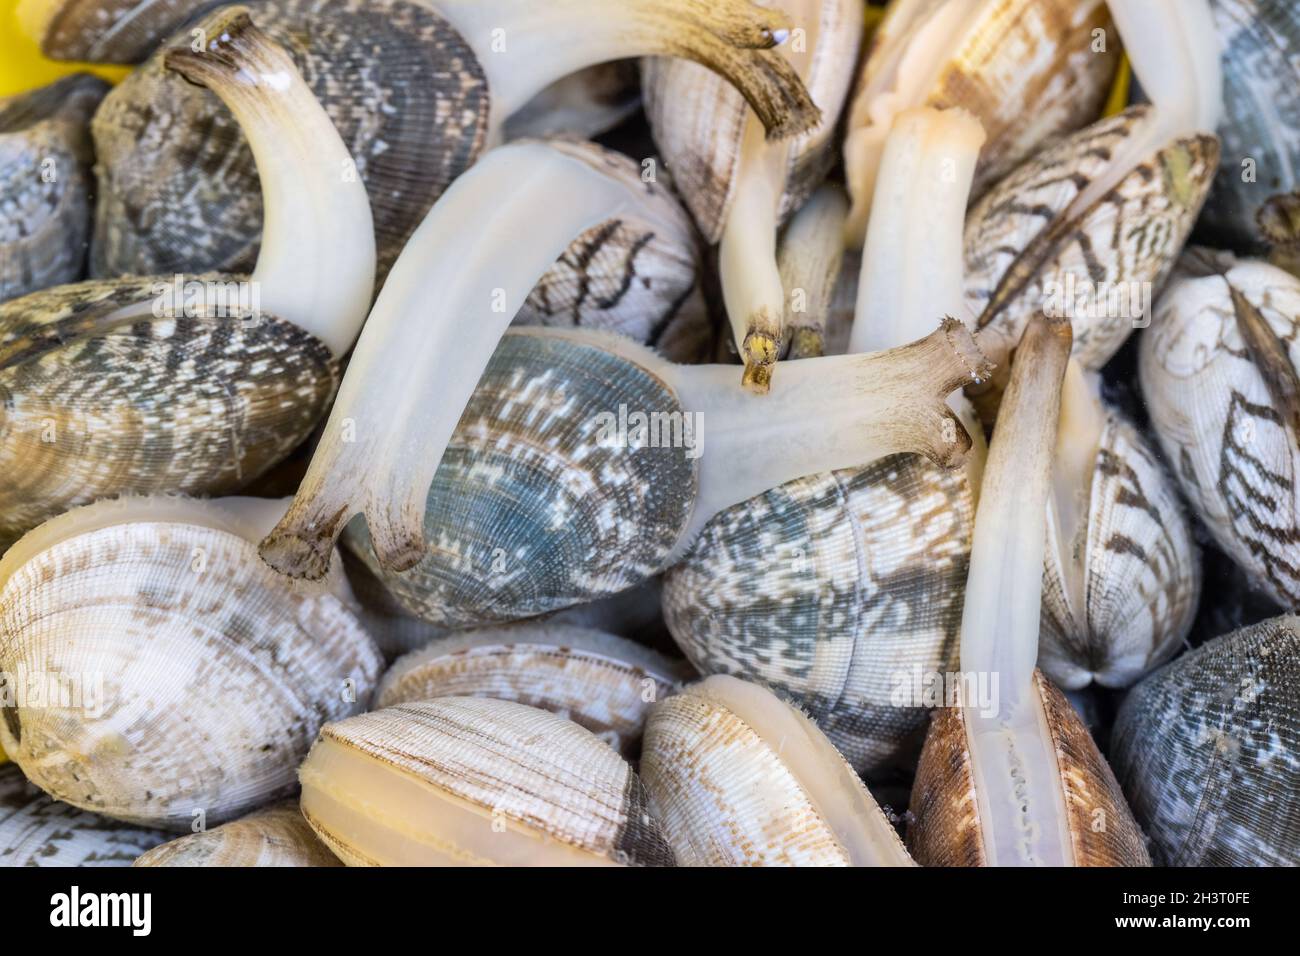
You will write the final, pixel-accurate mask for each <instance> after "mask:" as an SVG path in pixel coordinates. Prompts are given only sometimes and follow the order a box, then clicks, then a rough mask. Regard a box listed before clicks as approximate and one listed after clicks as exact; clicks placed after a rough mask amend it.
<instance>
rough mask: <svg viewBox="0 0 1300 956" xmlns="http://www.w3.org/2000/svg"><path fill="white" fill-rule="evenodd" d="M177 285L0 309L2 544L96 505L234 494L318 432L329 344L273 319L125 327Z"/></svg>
mask: <svg viewBox="0 0 1300 956" xmlns="http://www.w3.org/2000/svg"><path fill="white" fill-rule="evenodd" d="M187 278H192V279H196V280H198V281H222V282H233V281H238V280H237V279H236V278H235V277H231V276H214V275H207V276H192V277H187ZM169 281H170V280H166V279H129V280H117V281H113V282H107V281H100V282H84V283H80V284H77V285H70V286H60V287H58V288H55V289H48V290H46V291H44V292H35V293H32V294H31V295H28V296H24V297H23V298H21V299H16V300H14V301H12V302H7V303H4V304H3V305H0V539H4V538H6V537H16V536H17V535H20V534H22V533H24V532H25V531H27V530H29V529H30V528H32V527H34V526H36V525H37V524H39V523H40V522H41V521H43V520H45V519H46V518H48V517H50V516H51V515H54V514H57V513H59V512H62V511H65V510H67V509H68V508H70V507H73V506H76V505H80V504H85V503H88V502H91V501H94V500H96V499H97V498H103V497H110V496H112V495H118V494H148V493H152V492H184V493H189V494H224V493H228V492H231V491H234V490H236V489H238V488H239V487H241V486H242V485H244V484H245V483H247V482H250V481H252V480H253V479H254V478H256V477H257V476H258V475H259V474H261V473H262V472H263V471H265V470H266V469H268V468H270V467H271V466H272V465H273V464H275V463H276V462H277V461H279V460H280V459H281V458H283V457H284V456H285V455H287V454H288V453H289V452H290V451H291V450H292V449H293V448H294V447H295V446H296V445H297V444H298V443H299V442H301V441H302V440H303V439H305V438H306V437H307V435H308V434H309V433H310V431H311V429H312V428H313V427H314V426H315V424H316V422H317V420H318V419H319V418H320V416H321V415H322V413H323V412H324V410H325V407H326V403H327V402H328V401H329V400H330V398H331V397H332V396H333V394H334V390H335V388H336V387H337V385H338V379H339V369H338V364H337V363H336V362H335V361H334V359H333V358H332V357H331V355H330V352H329V349H328V348H327V347H326V346H325V344H324V343H323V342H321V341H320V340H318V339H316V338H315V337H314V336H312V335H310V334H309V333H307V332H304V331H302V330H301V329H299V328H297V327H296V326H294V325H292V324H291V323H289V322H286V321H284V320H282V319H279V318H277V317H276V316H273V315H269V314H266V313H262V314H261V315H260V316H259V317H258V318H256V319H254V318H251V317H249V318H244V317H240V318H221V319H217V318H212V319H204V318H154V317H153V316H152V315H151V314H149V313H148V312H145V313H144V315H143V316H140V317H136V318H133V319H128V320H122V319H119V318H117V317H116V315H115V313H118V312H119V311H121V310H122V309H124V308H125V307H127V306H133V305H136V304H138V303H148V302H149V301H150V300H152V299H156V298H157V297H158V293H159V291H160V283H162V284H164V285H167V284H169Z"/></svg>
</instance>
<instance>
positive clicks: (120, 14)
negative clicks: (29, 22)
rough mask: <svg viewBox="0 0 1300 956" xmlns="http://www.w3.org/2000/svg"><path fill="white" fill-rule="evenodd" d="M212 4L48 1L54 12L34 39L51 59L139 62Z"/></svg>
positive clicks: (208, 0)
mask: <svg viewBox="0 0 1300 956" xmlns="http://www.w3.org/2000/svg"><path fill="white" fill-rule="evenodd" d="M220 5H221V4H220V3H219V2H213V0H51V2H50V3H49V6H51V7H55V8H56V12H55V13H54V14H53V15H52V16H51V17H50V19H49V22H48V23H47V24H46V25H45V30H44V33H43V34H42V35H41V36H40V37H39V39H40V41H41V50H42V51H43V52H44V53H45V55H46V56H48V57H50V59H53V60H80V61H82V62H85V63H139V62H140V61H141V60H143V59H144V58H145V57H147V56H148V55H149V53H150V52H151V51H152V50H153V48H154V47H155V46H156V45H157V44H158V41H159V39H161V38H162V37H164V36H166V35H167V34H168V33H171V32H172V31H173V30H175V29H176V28H177V27H178V26H180V25H181V24H182V23H184V22H185V21H186V20H189V19H191V18H193V17H195V16H198V15H199V14H200V13H202V12H204V11H205V10H209V9H211V8H212V7H216V6H220Z"/></svg>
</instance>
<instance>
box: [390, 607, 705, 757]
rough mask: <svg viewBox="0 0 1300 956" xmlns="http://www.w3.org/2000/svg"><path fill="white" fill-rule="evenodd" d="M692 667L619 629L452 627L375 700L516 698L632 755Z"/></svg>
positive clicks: (399, 668)
mask: <svg viewBox="0 0 1300 956" xmlns="http://www.w3.org/2000/svg"><path fill="white" fill-rule="evenodd" d="M689 674H690V668H689V667H685V666H683V665H682V664H681V663H680V662H673V661H670V660H668V659H667V658H665V657H663V656H662V655H660V654H657V653H655V652H654V651H652V650H650V649H649V648H646V647H642V646H641V645H639V644H635V643H633V642H632V641H628V640H624V639H623V638H621V637H615V636H614V635H613V634H606V633H604V632H602V631H597V630H593V629H591V628H584V627H574V626H572V625H566V624H536V623H528V622H525V623H522V624H517V625H514V626H513V627H508V628H487V629H484V630H478V631H461V632H458V633H455V634H449V635H447V636H446V637H442V638H437V639H435V640H433V641H431V642H429V644H428V645H426V646H425V647H423V648H421V649H420V650H418V651H412V652H411V653H410V654H407V655H405V656H403V657H402V658H400V659H399V660H398V661H397V662H396V663H394V664H393V666H392V667H390V668H389V669H388V672H387V673H386V674H384V678H383V680H382V681H380V684H379V689H378V690H377V691H376V692H375V707H376V708H377V709H378V708H384V707H392V706H394V705H395V704H404V703H406V702H408V701H418V700H433V699H435V698H438V697H493V698H496V699H498V700H513V701H516V702H518V703H521V704H528V705H529V706H530V707H539V708H541V709H542V710H549V711H551V712H552V713H555V714H559V715H560V716H561V717H565V718H567V719H569V720H572V721H573V722H574V723H576V724H578V725H579V726H581V727H585V728H587V729H588V730H590V731H591V732H592V733H594V734H595V735H596V736H597V737H600V738H601V739H602V740H604V741H606V742H607V743H608V744H609V745H610V746H611V747H613V748H614V749H615V750H617V751H619V752H620V753H622V754H623V755H624V756H625V757H629V758H630V757H634V756H635V755H636V753H637V750H638V749H639V746H640V743H641V731H642V728H643V727H644V725H645V717H646V712H647V711H648V710H649V709H650V707H651V705H653V704H654V703H655V702H656V701H658V700H659V699H660V698H662V697H666V696H668V695H669V694H672V693H673V692H674V691H676V690H677V688H678V687H679V686H680V685H681V682H682V681H683V680H684V679H685V678H686V677H687V675H689Z"/></svg>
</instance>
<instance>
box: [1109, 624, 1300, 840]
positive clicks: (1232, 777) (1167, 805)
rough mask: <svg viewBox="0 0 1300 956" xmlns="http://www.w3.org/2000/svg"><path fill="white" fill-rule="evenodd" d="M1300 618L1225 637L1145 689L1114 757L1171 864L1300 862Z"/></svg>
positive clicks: (1123, 717) (1121, 721) (1131, 708)
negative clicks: (1299, 800)
mask: <svg viewBox="0 0 1300 956" xmlns="http://www.w3.org/2000/svg"><path fill="white" fill-rule="evenodd" d="M1298 750H1300V621H1298V620H1297V619H1296V618H1294V617H1289V616H1288V617H1278V618H1273V619H1271V620H1267V621H1263V622H1261V623H1259V624H1255V625H1252V626H1251V627H1246V628H1242V629H1241V630H1239V631H1234V632H1233V633H1231V634H1226V635H1224V636H1223V637H1219V638H1215V639H1214V640H1212V641H1210V642H1209V643H1207V644H1204V645H1202V646H1201V647H1199V648H1197V649H1196V650H1194V651H1192V652H1190V653H1188V654H1185V655H1184V656H1182V657H1180V658H1178V659H1177V660H1175V661H1173V662H1172V663H1170V664H1167V665H1166V666H1165V667H1163V668H1162V669H1160V670H1158V671H1156V672H1155V673H1154V674H1152V675H1151V676H1150V677H1148V678H1147V679H1146V680H1144V681H1142V683H1140V684H1138V685H1137V686H1136V687H1134V688H1133V690H1131V691H1130V692H1129V694H1128V697H1127V698H1125V700H1124V705H1123V707H1122V708H1121V709H1120V712H1119V717H1118V719H1117V720H1116V722H1115V729H1114V731H1113V733H1112V736H1111V759H1112V760H1113V761H1114V763H1115V770H1116V773H1117V774H1118V776H1119V779H1120V782H1121V784H1122V785H1123V787H1124V792H1125V793H1126V794H1127V795H1128V798H1129V801H1130V803H1131V804H1132V806H1133V812H1134V813H1136V814H1137V817H1138V819H1139V820H1140V821H1141V822H1142V826H1143V828H1144V829H1145V830H1146V832H1147V835H1148V836H1149V837H1150V839H1151V855H1152V856H1153V857H1154V858H1155V861H1156V862H1157V863H1158V864H1164V865H1169V866H1297V865H1300V802H1298V801H1297V794H1300V760H1298V759H1297V756H1296V754H1297V751H1298Z"/></svg>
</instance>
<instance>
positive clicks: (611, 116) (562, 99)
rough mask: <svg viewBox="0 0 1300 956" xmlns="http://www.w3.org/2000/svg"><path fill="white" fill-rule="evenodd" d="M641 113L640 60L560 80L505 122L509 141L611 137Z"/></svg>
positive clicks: (600, 65)
mask: <svg viewBox="0 0 1300 956" xmlns="http://www.w3.org/2000/svg"><path fill="white" fill-rule="evenodd" d="M640 108H641V74H640V70H639V69H638V68H637V61H636V60H612V61H610V62H609V63H597V64H596V65H595V66H588V67H585V68H583V69H581V70H577V71H575V72H573V73H570V74H569V75H568V76H562V77H560V78H559V79H558V80H556V81H555V82H554V83H552V84H551V85H550V86H548V87H547V88H546V89H544V90H542V91H541V92H540V93H538V94H537V95H536V96H534V97H533V98H532V99H531V100H529V101H528V102H527V103H525V104H524V105H523V106H521V107H519V109H517V110H515V112H513V113H511V114H510V116H509V117H507V119H506V125H505V136H506V139H528V138H546V137H550V136H573V137H577V138H578V139H590V138H591V137H593V136H599V135H600V134H601V133H605V132H608V131H609V130H611V129H613V128H614V127H615V126H617V125H618V124H619V123H621V122H623V121H624V120H626V119H628V118H629V117H631V116H633V115H635V113H636V111H637V110H639V109H640Z"/></svg>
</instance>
